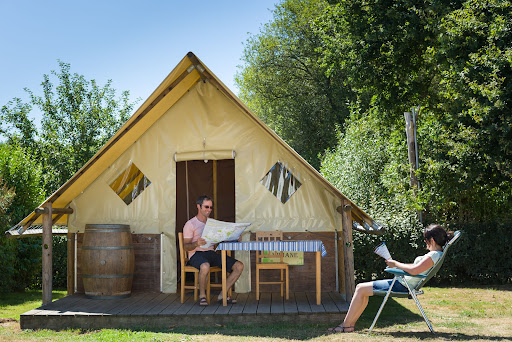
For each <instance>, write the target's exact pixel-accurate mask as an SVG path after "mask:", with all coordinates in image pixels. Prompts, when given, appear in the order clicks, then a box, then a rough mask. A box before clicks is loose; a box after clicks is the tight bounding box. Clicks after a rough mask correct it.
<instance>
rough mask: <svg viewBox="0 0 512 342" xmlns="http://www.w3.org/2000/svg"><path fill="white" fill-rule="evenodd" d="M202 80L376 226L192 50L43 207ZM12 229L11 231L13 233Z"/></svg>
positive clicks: (67, 196)
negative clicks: (264, 121) (214, 88)
mask: <svg viewBox="0 0 512 342" xmlns="http://www.w3.org/2000/svg"><path fill="white" fill-rule="evenodd" d="M199 80H202V81H204V82H210V83H211V84H213V85H215V86H216V87H217V88H218V89H219V91H221V92H222V93H223V94H224V95H225V96H226V97H227V98H229V99H230V100H231V101H233V102H234V103H235V104H236V105H237V106H238V107H239V108H240V110H241V112H243V113H244V114H245V115H247V116H248V117H249V118H250V119H251V120H253V121H254V122H255V123H256V124H257V125H259V126H260V127H261V128H262V129H263V130H265V131H266V132H267V133H268V134H269V135H270V136H271V137H272V138H273V139H274V140H275V142H276V143H277V144H279V145H281V146H282V147H284V148H285V149H287V150H288V151H290V152H291V153H292V154H293V155H294V156H295V157H296V158H297V159H298V160H299V161H300V162H301V163H302V164H303V165H304V166H305V167H306V169H307V170H309V172H310V173H311V175H312V176H313V177H314V178H315V179H317V180H318V181H319V182H320V183H321V184H323V185H324V186H325V188H326V189H327V190H328V191H330V192H331V193H333V194H334V195H335V196H336V197H339V198H340V199H344V200H347V201H348V202H349V203H350V205H351V206H352V213H353V218H354V220H355V221H357V222H358V223H360V224H361V225H363V226H364V227H365V228H367V229H369V230H371V229H372V226H373V227H375V223H374V222H373V220H372V219H371V218H370V217H369V216H368V215H367V214H366V213H364V212H363V211H362V210H361V209H360V208H358V207H357V206H356V205H355V204H353V203H352V202H350V200H348V199H347V198H346V197H345V196H344V195H343V194H342V193H341V192H339V191H338V190H337V189H336V188H335V187H334V186H333V185H332V184H330V183H329V182H328V181H327V180H326V179H325V178H324V177H322V176H321V175H320V173H319V172H318V171H317V170H316V169H315V168H313V167H312V166H311V165H310V164H309V163H308V162H307V161H306V160H304V159H303V158H302V157H301V156H300V155H299V154H298V153H297V152H295V151H294V150H293V149H292V148H291V147H290V146H289V145H288V144H287V143H286V142H284V141H283V140H282V139H281V138H280V137H279V136H278V135H277V134H275V133H274V131H272V130H271V129H270V128H269V127H268V126H267V125H265V124H264V123H263V121H261V120H260V119H259V118H258V117H257V116H256V115H255V114H254V113H253V112H252V111H251V110H250V109H249V108H248V107H247V106H245V105H244V104H243V103H242V102H241V101H240V99H238V97H237V96H236V95H234V94H233V93H232V92H231V91H230V90H229V89H228V88H227V87H226V86H225V85H224V84H223V83H222V82H221V81H220V80H219V79H218V78H217V77H216V76H215V75H214V74H213V73H212V72H211V71H210V70H209V69H208V68H207V67H206V66H205V65H204V64H203V63H202V62H201V61H200V60H199V59H198V58H197V57H196V56H195V55H194V54H193V53H192V52H189V53H188V54H187V55H186V56H185V57H184V58H183V59H182V60H181V61H180V62H179V63H178V65H177V66H176V67H175V68H174V70H172V71H171V73H170V74H169V75H168V76H167V77H166V78H165V79H164V81H163V82H162V83H161V84H160V85H159V86H158V88H157V89H156V90H155V91H154V92H153V93H152V94H151V96H150V97H149V98H148V99H147V100H146V101H145V102H144V103H143V104H142V105H141V106H140V108H139V109H138V110H137V111H136V112H135V113H134V114H133V115H132V116H131V117H130V119H129V120H128V121H127V122H126V123H125V124H124V125H123V126H122V127H121V128H120V129H119V131H117V133H116V134H115V135H114V136H113V137H112V138H111V139H110V140H109V141H108V142H107V143H106V144H105V145H104V146H103V147H102V148H101V149H100V150H99V151H98V152H97V153H96V154H95V155H94V156H93V157H92V158H91V159H90V160H89V161H88V162H87V163H86V164H85V165H84V166H83V167H82V168H81V169H80V170H78V172H76V173H75V174H74V175H73V176H72V177H71V178H70V179H69V180H68V181H67V182H66V183H65V184H64V185H62V186H61V187H60V188H59V189H58V190H57V191H55V192H54V193H53V194H52V195H51V196H50V197H48V198H47V199H46V200H45V201H44V202H43V203H42V204H41V205H40V207H42V206H43V205H44V204H47V203H49V202H51V203H52V206H53V208H59V209H62V208H66V207H68V206H69V205H70V203H71V201H72V200H73V199H74V198H75V197H77V196H78V195H80V193H81V192H82V191H84V190H85V189H86V188H87V187H88V186H89V185H90V184H91V183H92V182H93V181H94V180H95V179H96V178H97V177H99V176H100V175H101V174H102V173H103V172H104V171H105V170H106V169H107V168H108V167H109V165H111V163H112V162H114V161H115V160H116V159H117V158H119V156H121V154H122V153H123V152H125V151H126V150H127V149H128V148H129V147H130V146H131V145H132V144H133V143H134V142H135V141H136V140H137V139H138V138H140V137H141V136H142V135H143V134H144V133H145V132H146V130H147V129H148V128H149V127H151V125H153V123H155V122H156V121H157V120H158V119H159V118H160V117H161V116H162V115H163V114H164V113H165V112H166V110H162V109H167V108H170V107H172V106H173V105H174V104H175V103H176V102H177V101H178V100H179V99H180V98H181V97H182V96H183V95H184V94H185V93H186V92H187V91H188V90H189V89H190V88H191V87H192V86H194V85H195V84H196V83H197V82H198V81H199ZM36 209H37V208H36ZM37 211H39V212H41V210H35V211H34V212H32V213H31V214H29V215H28V216H27V217H25V218H24V219H23V220H22V221H20V222H19V223H18V224H17V225H16V226H14V227H12V228H11V229H10V230H9V231H7V232H6V234H7V235H10V236H12V237H18V236H21V235H22V234H23V232H25V231H26V230H27V229H28V228H29V227H30V226H32V225H41V223H42V217H41V214H40V213H38V212H37ZM67 216H68V214H62V213H61V214H58V215H54V216H53V224H54V225H66V224H67ZM358 227H361V226H358ZM356 228H357V227H356ZM10 232H12V234H11V233H10ZM14 232H16V233H14Z"/></svg>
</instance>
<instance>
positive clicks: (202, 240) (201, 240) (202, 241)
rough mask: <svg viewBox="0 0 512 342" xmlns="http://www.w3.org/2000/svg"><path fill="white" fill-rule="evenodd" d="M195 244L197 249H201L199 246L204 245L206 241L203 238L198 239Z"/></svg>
mask: <svg viewBox="0 0 512 342" xmlns="http://www.w3.org/2000/svg"><path fill="white" fill-rule="evenodd" d="M196 243H197V247H201V246H204V245H206V240H205V239H203V238H199V239H197V241H196Z"/></svg>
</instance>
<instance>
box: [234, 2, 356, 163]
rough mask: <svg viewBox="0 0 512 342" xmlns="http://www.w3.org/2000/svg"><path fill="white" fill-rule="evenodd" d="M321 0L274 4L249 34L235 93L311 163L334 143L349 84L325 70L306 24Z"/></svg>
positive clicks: (322, 5)
mask: <svg viewBox="0 0 512 342" xmlns="http://www.w3.org/2000/svg"><path fill="white" fill-rule="evenodd" d="M327 6H328V4H327V3H326V2H325V1H315V0H290V1H284V2H282V3H281V4H279V5H277V6H276V8H275V10H274V20H273V21H271V22H270V23H268V24H266V25H265V26H264V27H263V28H262V30H261V32H260V33H259V34H257V35H253V36H251V37H250V38H249V39H248V40H247V42H246V47H245V50H244V53H243V56H242V60H243V61H244V62H245V65H244V66H243V67H241V68H240V69H239V72H238V74H237V77H236V82H237V84H238V86H239V88H240V90H241V92H240V97H241V98H242V99H243V100H244V101H245V102H246V103H247V104H248V105H249V107H250V108H251V109H252V110H253V111H254V112H255V113H256V114H257V115H258V116H259V117H260V118H261V119H262V120H263V121H264V122H265V123H266V124H268V125H269V126H270V127H271V128H272V129H273V130H274V131H275V132H276V133H277V134H278V135H280V136H281V137H282V138H283V139H285V140H286V141H287V142H288V143H289V144H290V145H291V146H292V147H293V148H294V149H295V150H296V151H297V152H299V153H300V154H301V155H302V156H303V157H304V158H306V159H307V160H308V161H309V162H310V163H311V164H312V165H313V166H315V167H317V168H318V167H319V165H320V162H319V154H321V153H323V151H324V150H325V148H327V147H334V146H335V145H336V123H339V124H341V123H343V121H344V119H345V118H346V117H347V116H348V113H349V111H348V108H347V101H346V98H347V96H348V93H350V87H349V86H348V85H346V84H344V83H343V82H340V79H339V77H336V76H339V75H337V74H334V73H331V74H328V73H326V69H325V67H323V66H322V64H321V63H320V58H321V54H320V53H318V52H317V51H316V49H317V47H318V46H319V43H320V37H319V36H318V35H317V34H316V33H315V32H314V31H313V30H312V29H311V23H312V20H313V18H315V17H317V16H318V15H320V13H322V11H323V10H324V9H325V8H326V7H327Z"/></svg>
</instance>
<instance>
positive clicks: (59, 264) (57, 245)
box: [28, 236, 67, 289]
mask: <svg viewBox="0 0 512 342" xmlns="http://www.w3.org/2000/svg"><path fill="white" fill-rule="evenodd" d="M37 239H38V240H39V242H40V239H41V238H37ZM52 248H53V258H52V267H53V272H52V273H53V279H52V287H53V288H54V289H66V288H67V239H66V237H65V236H54V237H53V246H52ZM40 252H41V245H39V256H41V253H40ZM39 264H40V263H39ZM39 266H40V267H41V265H39ZM42 283H43V281H42V272H39V273H37V275H36V276H35V277H34V278H33V279H31V282H30V285H29V286H28V287H29V288H30V289H40V288H41V287H42Z"/></svg>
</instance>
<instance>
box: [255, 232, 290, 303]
mask: <svg viewBox="0 0 512 342" xmlns="http://www.w3.org/2000/svg"><path fill="white" fill-rule="evenodd" d="M282 239H283V232H280V231H273V232H256V240H257V241H279V240H282ZM283 255H284V253H283V252H273V251H268V252H264V251H256V300H259V299H260V285H262V284H263V285H268V284H280V285H281V297H283V287H284V285H286V300H288V299H289V298H290V295H289V269H288V264H287V263H285V262H284V261H283ZM263 258H279V259H280V260H279V261H276V262H270V263H268V262H266V263H263V262H262V259H263ZM260 270H281V280H280V281H266V282H263V281H260ZM283 271H285V272H286V279H284V277H283Z"/></svg>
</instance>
